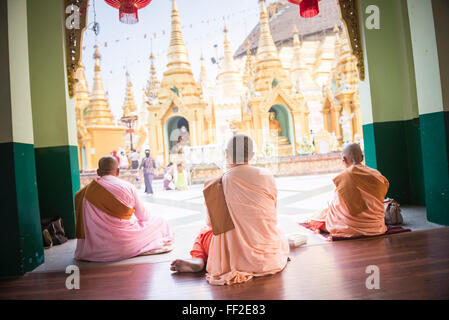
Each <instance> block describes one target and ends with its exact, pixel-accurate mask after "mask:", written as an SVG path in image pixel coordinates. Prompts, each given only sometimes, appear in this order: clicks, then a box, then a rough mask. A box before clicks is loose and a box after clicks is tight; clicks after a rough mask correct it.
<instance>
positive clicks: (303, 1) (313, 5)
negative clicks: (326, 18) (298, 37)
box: [288, 0, 321, 18]
mask: <svg viewBox="0 0 449 320" xmlns="http://www.w3.org/2000/svg"><path fill="white" fill-rule="evenodd" d="M319 1H321V0H288V2H290V3H293V4H297V5H299V15H300V16H301V17H303V18H313V17H315V16H316V15H317V14H318V13H320V7H319V5H318V2H319Z"/></svg>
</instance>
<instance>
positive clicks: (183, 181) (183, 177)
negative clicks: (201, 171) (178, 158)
mask: <svg viewBox="0 0 449 320" xmlns="http://www.w3.org/2000/svg"><path fill="white" fill-rule="evenodd" d="M175 185H176V190H179V191H185V190H187V172H186V171H185V170H184V167H183V166H182V163H178V167H177V170H176V173H175Z"/></svg>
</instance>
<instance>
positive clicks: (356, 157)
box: [342, 143, 363, 167]
mask: <svg viewBox="0 0 449 320" xmlns="http://www.w3.org/2000/svg"><path fill="white" fill-rule="evenodd" d="M342 157H343V161H344V162H345V164H346V166H347V167H349V166H352V165H356V164H360V163H361V162H362V161H363V152H362V149H361V148H360V145H359V144H357V143H350V144H348V145H347V146H346V147H345V148H344V149H343V153H342Z"/></svg>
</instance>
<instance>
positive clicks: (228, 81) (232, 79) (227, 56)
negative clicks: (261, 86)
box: [217, 26, 242, 95]
mask: <svg viewBox="0 0 449 320" xmlns="http://www.w3.org/2000/svg"><path fill="white" fill-rule="evenodd" d="M223 32H224V45H223V46H224V57H223V62H222V64H221V68H220V72H219V73H218V77H217V80H218V86H219V88H220V89H221V90H222V92H223V93H225V94H227V95H231V94H235V93H236V92H239V91H241V88H242V78H241V75H240V72H239V71H238V69H237V67H236V66H235V62H234V57H233V56H232V51H231V42H230V41H229V37H228V28H227V27H226V26H225V27H224V30H223Z"/></svg>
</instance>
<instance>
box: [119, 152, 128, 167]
mask: <svg viewBox="0 0 449 320" xmlns="http://www.w3.org/2000/svg"><path fill="white" fill-rule="evenodd" d="M128 168H129V161H128V157H127V156H126V154H125V151H121V152H120V169H125V170H126V169H128Z"/></svg>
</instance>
